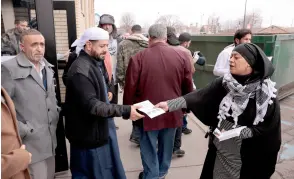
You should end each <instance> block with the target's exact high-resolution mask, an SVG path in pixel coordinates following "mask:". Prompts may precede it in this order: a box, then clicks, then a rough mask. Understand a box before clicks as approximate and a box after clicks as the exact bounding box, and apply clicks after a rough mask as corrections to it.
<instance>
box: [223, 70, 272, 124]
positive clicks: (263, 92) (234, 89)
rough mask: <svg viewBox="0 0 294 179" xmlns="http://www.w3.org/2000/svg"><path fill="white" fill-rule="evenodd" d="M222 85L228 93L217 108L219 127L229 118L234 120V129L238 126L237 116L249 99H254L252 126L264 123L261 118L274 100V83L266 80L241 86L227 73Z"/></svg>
mask: <svg viewBox="0 0 294 179" xmlns="http://www.w3.org/2000/svg"><path fill="white" fill-rule="evenodd" d="M222 84H223V86H224V87H225V89H226V90H227V92H228V93H227V95H226V96H225V97H224V98H223V100H222V101H221V103H220V106H219V112H218V114H219V115H218V117H217V118H218V119H219V124H218V126H219V127H220V124H221V122H222V120H224V119H226V118H227V117H229V116H231V117H232V118H233V119H234V122H235V124H234V126H233V128H235V127H236V126H237V124H238V116H240V115H241V114H242V113H243V111H244V110H245V109H246V107H247V104H248V102H249V98H255V99H256V117H255V120H254V123H253V125H257V124H258V123H259V122H263V121H264V119H263V118H264V116H265V114H266V112H267V108H268V105H271V104H272V103H273V101H272V100H271V99H272V98H276V92H277V89H275V85H276V83H275V82H273V81H271V80H270V79H269V78H267V79H264V80H263V81H256V82H254V83H249V84H246V85H244V86H243V85H241V84H239V83H238V82H237V80H236V79H235V78H234V77H233V76H232V75H231V74H230V73H228V74H226V75H225V76H224V78H223V82H222ZM230 109H231V110H232V113H231V114H229V111H230Z"/></svg>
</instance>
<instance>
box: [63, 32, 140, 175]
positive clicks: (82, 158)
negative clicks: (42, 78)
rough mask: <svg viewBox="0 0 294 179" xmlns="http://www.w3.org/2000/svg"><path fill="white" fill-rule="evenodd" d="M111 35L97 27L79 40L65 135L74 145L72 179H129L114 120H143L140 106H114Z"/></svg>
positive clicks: (71, 71) (69, 87)
mask: <svg viewBox="0 0 294 179" xmlns="http://www.w3.org/2000/svg"><path fill="white" fill-rule="evenodd" d="M108 40H109V34H108V32H107V31H105V30H103V29H101V28H98V27H93V28H89V29H87V30H86V31H85V32H84V34H83V35H82V36H81V38H80V39H79V41H78V44H77V49H81V50H80V51H79V50H78V51H77V53H78V54H79V55H78V57H77V59H76V60H75V61H74V63H73V64H72V65H71V67H70V69H69V71H68V74H67V75H68V79H67V86H66V98H65V108H64V110H65V133H66V137H67V138H68V140H69V142H70V152H71V154H70V164H71V165H70V169H71V172H72V178H93V179H94V178H95V179H98V178H99V179H126V176H125V171H124V169H123V166H122V162H121V159H120V154H119V148H118V143H117V136H116V129H115V125H114V121H113V118H112V117H123V118H124V119H131V120H133V121H135V120H137V119H140V118H143V117H144V116H142V115H141V114H139V113H138V112H137V111H136V109H138V108H139V107H138V106H128V105H116V104H110V103H109V99H108V92H109V90H110V89H109V78H108V76H107V72H106V69H105V65H104V62H103V61H104V58H105V55H106V53H107V52H108Z"/></svg>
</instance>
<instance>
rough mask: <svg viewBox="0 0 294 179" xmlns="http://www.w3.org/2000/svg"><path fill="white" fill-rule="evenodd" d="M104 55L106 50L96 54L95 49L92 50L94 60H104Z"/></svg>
mask: <svg viewBox="0 0 294 179" xmlns="http://www.w3.org/2000/svg"><path fill="white" fill-rule="evenodd" d="M105 55H106V52H105V53H103V54H98V53H96V52H95V51H92V56H93V57H94V58H95V59H96V60H98V61H100V60H104V59H105Z"/></svg>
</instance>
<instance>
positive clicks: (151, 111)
mask: <svg viewBox="0 0 294 179" xmlns="http://www.w3.org/2000/svg"><path fill="white" fill-rule="evenodd" d="M135 105H140V106H141V108H140V109H138V110H139V111H142V112H143V113H145V114H146V115H147V116H149V117H150V118H151V119H152V118H154V117H156V116H159V115H161V114H164V113H165V111H164V110H163V109H161V108H156V107H155V106H154V105H153V104H152V103H151V102H150V101H149V100H146V101H143V102H140V103H137V104H135Z"/></svg>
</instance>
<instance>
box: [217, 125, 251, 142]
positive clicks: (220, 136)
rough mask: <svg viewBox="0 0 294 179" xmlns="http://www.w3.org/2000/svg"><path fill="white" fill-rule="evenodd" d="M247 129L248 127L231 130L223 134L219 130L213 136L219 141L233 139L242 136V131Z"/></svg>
mask: <svg viewBox="0 0 294 179" xmlns="http://www.w3.org/2000/svg"><path fill="white" fill-rule="evenodd" d="M244 128H246V126H242V127H238V128H235V129H231V130H228V131H224V132H221V131H220V130H218V129H217V128H216V129H215V130H214V131H213V134H214V135H215V136H216V137H217V138H218V139H219V141H223V140H227V139H231V138H233V137H238V136H240V132H241V130H242V129H244Z"/></svg>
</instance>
